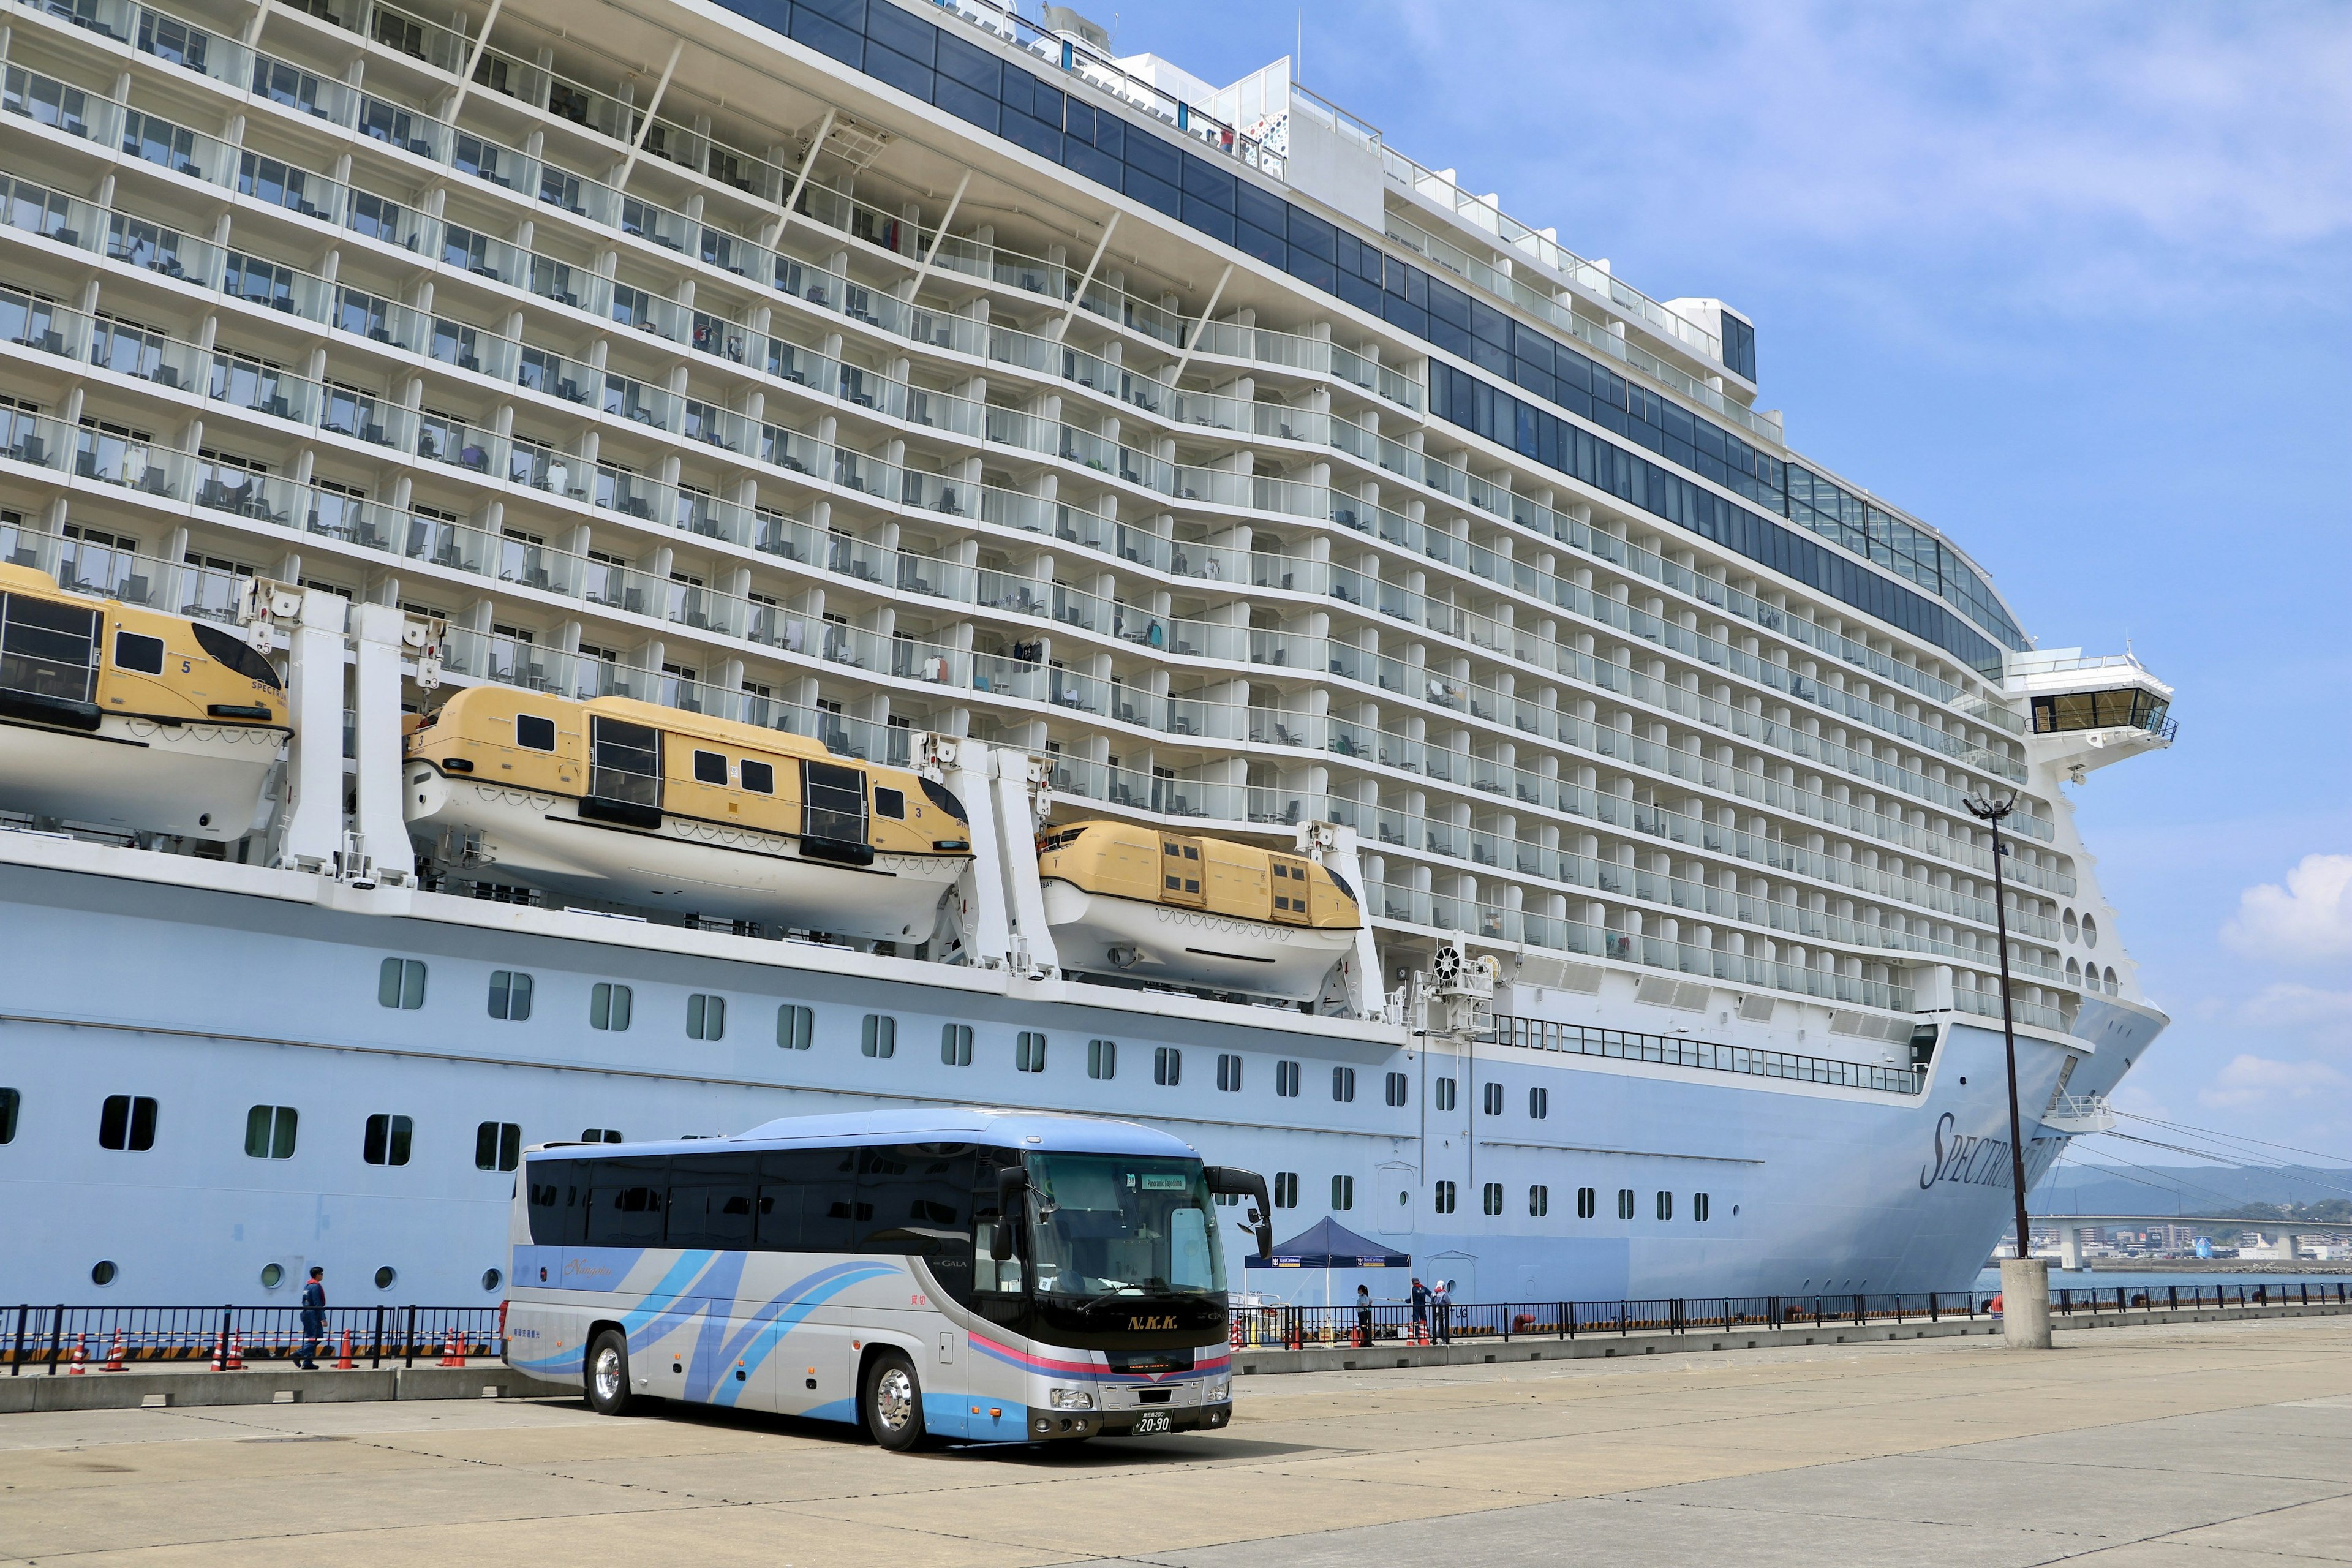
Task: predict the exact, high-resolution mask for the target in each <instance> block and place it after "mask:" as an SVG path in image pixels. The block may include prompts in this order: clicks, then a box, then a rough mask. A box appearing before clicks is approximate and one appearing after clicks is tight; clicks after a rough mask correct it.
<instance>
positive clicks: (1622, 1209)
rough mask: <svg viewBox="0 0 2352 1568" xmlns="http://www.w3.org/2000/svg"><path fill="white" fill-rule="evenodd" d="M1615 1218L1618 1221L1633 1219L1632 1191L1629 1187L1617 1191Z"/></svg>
mask: <svg viewBox="0 0 2352 1568" xmlns="http://www.w3.org/2000/svg"><path fill="white" fill-rule="evenodd" d="M1617 1217H1618V1218H1619V1219H1632V1218H1633V1188H1631V1187H1620V1188H1618V1189H1617Z"/></svg>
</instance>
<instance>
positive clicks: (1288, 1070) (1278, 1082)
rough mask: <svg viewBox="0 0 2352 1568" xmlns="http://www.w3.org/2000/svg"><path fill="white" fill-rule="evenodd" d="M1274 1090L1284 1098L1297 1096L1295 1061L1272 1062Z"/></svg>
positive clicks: (1288, 1098) (1293, 1098) (1296, 1066)
mask: <svg viewBox="0 0 2352 1568" xmlns="http://www.w3.org/2000/svg"><path fill="white" fill-rule="evenodd" d="M1274 1092H1275V1093H1276V1094H1278V1095H1280V1096H1281V1097H1282V1098H1283V1099H1285V1100H1296V1099H1297V1098H1298V1064H1297V1062H1276V1063H1275V1064H1274Z"/></svg>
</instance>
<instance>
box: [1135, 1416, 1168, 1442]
mask: <svg viewBox="0 0 2352 1568" xmlns="http://www.w3.org/2000/svg"><path fill="white" fill-rule="evenodd" d="M1173 1429H1174V1428H1173V1427H1172V1426H1171V1423H1170V1420H1169V1415H1168V1413H1167V1412H1166V1411H1164V1410H1155V1411H1152V1412H1151V1413H1150V1414H1149V1415H1139V1416H1137V1417H1136V1418H1135V1426H1134V1427H1133V1431H1134V1433H1135V1435H1136V1436H1139V1437H1140V1436H1145V1435H1146V1434H1148V1433H1152V1432H1167V1431H1172V1430H1173Z"/></svg>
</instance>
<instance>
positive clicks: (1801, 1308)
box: [1233, 1280, 2352, 1350]
mask: <svg viewBox="0 0 2352 1568" xmlns="http://www.w3.org/2000/svg"><path fill="white" fill-rule="evenodd" d="M1999 1303H2000V1296H1999V1295H1998V1294H1997V1293H1995V1292H1990V1291H1983V1290H1976V1291H1955V1292H1951V1293H1948V1294H1947V1293H1942V1292H1937V1291H1927V1292H1919V1293H1911V1294H1905V1295H1843V1296H1829V1295H1821V1296H1682V1297H1670V1298H1663V1299H1659V1300H1643V1301H1505V1302H1453V1303H1449V1304H1447V1305H1444V1306H1440V1305H1438V1304H1436V1303H1434V1302H1433V1303H1431V1304H1430V1305H1429V1306H1428V1307H1427V1308H1426V1309H1422V1308H1415V1307H1411V1306H1406V1305H1403V1304H1400V1303H1397V1302H1392V1301H1384V1302H1380V1303H1377V1304H1375V1305H1373V1306H1371V1307H1369V1308H1363V1307H1355V1306H1350V1305H1345V1304H1342V1305H1338V1306H1330V1307H1258V1308H1243V1309H1236V1310H1235V1311H1234V1318H1233V1323H1234V1330H1233V1342H1234V1348H1235V1349H1237V1350H1238V1349H1290V1350H1303V1349H1308V1348H1312V1347H1315V1346H1319V1345H1358V1346H1371V1345H1427V1344H1448V1343H1454V1342H1465V1341H1478V1342H1499V1343H1509V1342H1511V1341H1513V1340H1529V1339H1559V1340H1573V1339H1590V1338H1594V1337H1596V1336H1603V1335H1614V1336H1618V1337H1622V1336H1624V1335H1628V1334H1633V1333H1675V1334H1681V1333H1706V1332H1709V1331H1715V1332H1720V1331H1725V1330H1734V1329H1764V1330H1771V1331H1784V1330H1789V1329H1799V1328H1814V1327H1829V1326H1837V1325H1851V1326H1853V1327H1857V1328H1859V1327H1865V1326H1868V1325H1870V1324H1873V1323H1886V1324H1895V1323H1923V1322H1924V1323H1934V1322H1941V1321H1946V1320H1948V1319H1955V1318H1959V1319H1971V1320H1982V1319H1997V1318H1999V1317H2000V1306H1999ZM2297 1304H2300V1305H2319V1304H2326V1305H2334V1306H2343V1305H2347V1304H2352V1286H2347V1284H2345V1283H2344V1282H2342V1281H2336V1280H2328V1281H2321V1282H2318V1283H2313V1282H2310V1281H2304V1282H2300V1283H2297V1284H2292V1285H2201V1286H2200V1285H2156V1286H2150V1285H2116V1286H2102V1287H2099V1288H2097V1289H2084V1290H2077V1289H2059V1290H2056V1291H2053V1293H2052V1296H2051V1302H2050V1310H2052V1311H2053V1313H2055V1314H2057V1315H2059V1316H2061V1317H2074V1316H2077V1315H2090V1314H2095V1313H2109V1314H2112V1313H2117V1312H2136V1311H2202V1312H2219V1311H2235V1310H2241V1309H2243V1308H2249V1307H2275V1306H2282V1305H2297Z"/></svg>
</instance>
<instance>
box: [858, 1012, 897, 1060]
mask: <svg viewBox="0 0 2352 1568" xmlns="http://www.w3.org/2000/svg"><path fill="white" fill-rule="evenodd" d="M857 1054H858V1055H860V1056H865V1057H887V1056H895V1055H897V1054H898V1019H896V1018H893V1017H892V1016H890V1015H889V1014H887V1013H868V1014H866V1023H865V1026H864V1027H863V1028H861V1029H860V1030H859V1031H858V1037H857Z"/></svg>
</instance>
